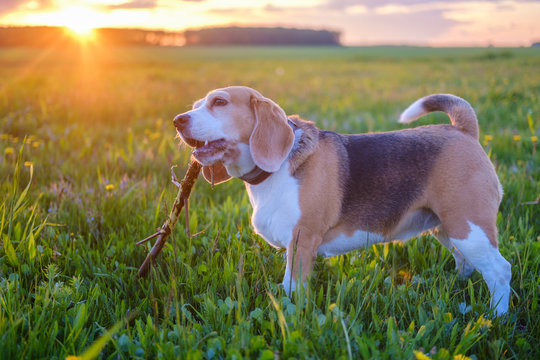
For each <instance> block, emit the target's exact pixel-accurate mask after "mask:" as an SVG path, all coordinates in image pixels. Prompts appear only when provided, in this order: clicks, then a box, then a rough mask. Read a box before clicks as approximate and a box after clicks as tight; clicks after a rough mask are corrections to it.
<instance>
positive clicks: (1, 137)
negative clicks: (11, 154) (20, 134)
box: [0, 134, 9, 140]
mask: <svg viewBox="0 0 540 360" xmlns="http://www.w3.org/2000/svg"><path fill="white" fill-rule="evenodd" d="M0 139H2V140H7V139H9V135H8V134H2V135H0Z"/></svg>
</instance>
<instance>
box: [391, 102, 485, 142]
mask: <svg viewBox="0 0 540 360" xmlns="http://www.w3.org/2000/svg"><path fill="white" fill-rule="evenodd" d="M432 111H442V112H445V113H447V114H448V116H449V117H450V121H451V122H452V125H453V126H455V127H456V128H457V129H459V130H461V131H463V132H464V133H465V134H468V135H470V136H472V137H474V138H476V139H478V120H477V119H476V114H475V113H474V110H473V108H472V107H471V105H470V104H469V103H468V102H467V101H465V100H463V99H462V98H460V97H457V96H455V95H451V94H433V95H428V96H426V97H423V98H421V99H419V100H416V101H415V102H414V103H412V104H411V105H410V106H409V107H408V108H407V109H406V110H405V111H404V112H403V113H402V114H401V116H400V118H399V122H400V123H410V122H412V121H414V120H416V119H418V118H419V117H421V116H423V115H425V114H427V113H430V112H432Z"/></svg>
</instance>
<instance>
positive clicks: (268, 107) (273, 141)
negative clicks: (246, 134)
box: [249, 95, 294, 172]
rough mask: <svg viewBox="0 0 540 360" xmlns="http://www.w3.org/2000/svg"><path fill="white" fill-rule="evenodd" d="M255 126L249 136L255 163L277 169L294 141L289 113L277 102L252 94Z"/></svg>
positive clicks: (271, 169) (269, 168)
mask: <svg viewBox="0 0 540 360" xmlns="http://www.w3.org/2000/svg"><path fill="white" fill-rule="evenodd" d="M251 108H252V109H253V114H254V115H255V127H254V128H253V132H252V133H251V136H250V138H249V147H250V150H251V156H252V157H253V161H254V162H255V164H256V165H257V166H258V167H260V168H261V169H263V170H264V171H267V172H274V171H277V170H278V169H279V168H280V166H281V164H282V163H283V161H285V159H286V158H287V155H288V154H289V152H290V151H291V148H292V146H293V143H294V133H293V131H292V129H291V127H290V126H289V124H288V123H287V115H285V111H283V109H282V108H280V107H279V106H278V105H277V104H276V103H275V102H273V101H272V100H270V99H267V98H265V97H262V96H258V95H252V96H251Z"/></svg>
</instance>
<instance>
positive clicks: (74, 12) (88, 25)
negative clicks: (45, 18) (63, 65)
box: [59, 7, 97, 40]
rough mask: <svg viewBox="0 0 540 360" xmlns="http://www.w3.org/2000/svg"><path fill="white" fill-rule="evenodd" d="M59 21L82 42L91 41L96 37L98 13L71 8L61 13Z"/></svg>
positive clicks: (80, 8)
mask: <svg viewBox="0 0 540 360" xmlns="http://www.w3.org/2000/svg"><path fill="white" fill-rule="evenodd" d="M59 15H60V16H59V17H60V19H59V21H60V22H61V23H62V25H63V26H65V27H66V28H68V29H69V31H70V32H71V33H72V34H73V35H74V36H75V37H77V38H78V39H80V40H89V39H91V38H93V36H94V28H95V27H96V26H97V23H96V13H95V12H94V11H93V10H91V9H88V8H84V7H70V8H66V9H64V10H63V11H61V12H60V13H59Z"/></svg>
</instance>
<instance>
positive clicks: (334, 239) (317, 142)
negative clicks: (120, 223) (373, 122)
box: [174, 86, 511, 315]
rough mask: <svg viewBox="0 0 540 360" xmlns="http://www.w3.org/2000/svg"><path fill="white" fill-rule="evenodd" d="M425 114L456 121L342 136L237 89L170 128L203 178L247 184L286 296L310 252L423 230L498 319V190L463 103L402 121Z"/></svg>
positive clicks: (421, 106) (504, 269) (435, 103)
mask: <svg viewBox="0 0 540 360" xmlns="http://www.w3.org/2000/svg"><path fill="white" fill-rule="evenodd" d="M432 111H443V112H445V113H447V114H448V116H449V117H450V121H451V125H450V124H440V125H428V126H421V127H417V128H413V129H407V130H400V131H391V132H382V133H369V134H358V135H342V134H338V133H335V132H332V131H325V130H320V129H318V128H317V127H315V125H314V124H313V123H312V122H309V121H305V120H302V119H300V118H299V117H298V116H287V115H286V114H285V112H284V111H283V109H282V108H281V107H279V106H278V105H277V104H276V103H275V102H273V101H272V100H270V99H268V98H265V97H264V96H262V95H261V94H260V93H259V92H258V91H256V90H254V89H251V88H248V87H242V86H232V87H227V88H223V89H218V90H214V91H212V92H210V93H209V94H208V95H207V96H206V97H205V98H203V99H201V100H198V101H197V102H195V104H194V105H193V109H192V110H191V111H188V112H185V113H183V114H179V115H177V116H176V117H175V118H174V125H175V127H176V129H177V131H178V134H179V135H180V137H181V139H182V140H183V141H184V142H185V143H186V144H187V145H188V146H190V147H192V148H194V151H193V157H194V158H195V159H196V160H197V161H198V162H200V163H201V164H202V165H203V176H204V178H205V179H206V180H207V181H209V182H211V183H215V184H219V183H222V182H225V181H227V180H229V179H230V178H231V177H236V178H240V179H242V180H243V181H244V183H245V186H246V189H247V192H248V194H249V199H250V201H251V205H252V207H253V215H252V217H251V221H252V225H253V227H254V228H255V231H256V232H257V233H258V234H260V235H261V236H262V237H263V238H264V239H265V240H266V241H267V242H268V243H269V244H270V245H272V246H274V247H276V248H285V249H286V250H287V266H286V269H285V276H284V279H283V283H282V285H283V287H284V289H285V291H286V293H287V294H289V295H290V294H291V292H292V291H294V290H295V289H296V286H297V285H298V281H301V282H302V283H303V284H304V285H305V284H306V280H307V278H308V276H309V275H310V274H311V272H312V266H313V260H314V258H315V257H316V256H317V255H322V256H326V257H329V256H336V255H340V254H345V253H347V252H349V251H352V250H355V249H359V248H362V247H367V246H370V245H371V244H375V243H380V242H386V241H393V240H406V239H409V238H411V237H414V236H417V235H419V234H421V233H423V232H425V231H428V230H429V231H431V232H432V234H433V235H434V236H435V237H436V238H437V239H438V240H439V241H440V242H441V243H442V244H443V245H444V246H446V247H447V248H448V249H449V250H450V251H451V252H452V255H453V256H454V258H455V261H456V268H457V269H458V271H459V273H460V275H461V276H462V277H464V278H466V277H468V276H469V275H470V274H471V273H472V272H473V271H474V270H475V269H476V270H478V271H479V272H480V273H481V274H482V276H483V277H484V280H485V281H486V283H487V286H488V288H489V291H490V293H491V306H492V308H493V309H494V312H495V314H496V315H502V314H505V313H506V312H507V311H508V303H509V296H510V279H511V266H510V264H509V263H508V261H506V259H505V258H504V257H502V256H501V254H500V253H499V250H498V243H497V227H496V220H497V212H498V208H499V204H500V201H501V198H502V187H501V184H500V182H499V180H498V178H497V174H496V173H495V169H494V167H493V165H492V163H491V162H490V160H489V158H488V157H487V155H486V153H485V152H484V150H483V148H482V146H481V145H480V143H479V142H478V121H477V119H476V115H475V113H474V110H473V109H472V107H471V106H470V105H469V103H467V102H466V101H465V100H463V99H461V98H459V97H457V96H454V95H449V94H437V95H430V96H427V97H424V98H422V99H420V100H418V101H416V102H415V103H413V104H412V105H411V106H410V107H409V108H408V109H406V110H405V112H404V113H403V114H402V115H401V118H400V120H399V121H400V122H402V123H408V122H411V121H414V120H416V119H417V118H419V117H420V116H422V115H425V114H427V113H429V112H432Z"/></svg>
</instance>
